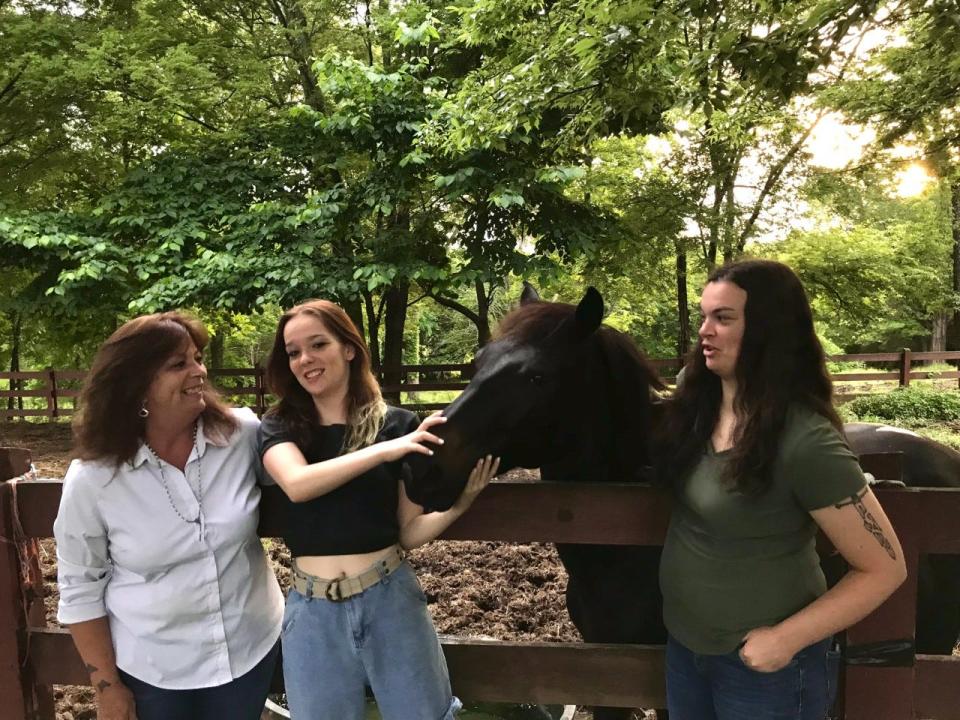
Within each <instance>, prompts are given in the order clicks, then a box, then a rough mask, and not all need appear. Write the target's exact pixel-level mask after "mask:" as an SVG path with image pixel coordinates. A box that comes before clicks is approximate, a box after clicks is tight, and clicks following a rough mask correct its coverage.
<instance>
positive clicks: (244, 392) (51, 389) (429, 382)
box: [0, 349, 960, 420]
mask: <svg viewBox="0 0 960 720" xmlns="http://www.w3.org/2000/svg"><path fill="white" fill-rule="evenodd" d="M829 359H830V360H831V361H835V362H862V363H880V364H882V365H884V366H886V367H885V369H884V370H885V371H884V372H843V373H835V374H833V375H832V376H831V377H832V379H833V380H834V381H835V382H837V381H841V382H844V381H846V382H850V381H888V382H889V381H896V382H897V383H898V384H899V385H900V386H907V385H909V384H910V381H911V380H927V379H931V378H934V377H935V378H939V379H944V380H953V379H956V380H958V386H960V369H957V370H948V371H945V372H935V373H931V372H930V371H929V370H924V369H923V368H922V367H920V366H919V365H918V364H919V363H929V362H951V361H952V362H958V363H960V350H954V351H949V352H916V353H915V352H912V351H910V350H908V349H905V350H902V351H900V352H891V353H867V354H859V355H832V356H830V358H829ZM651 362H652V363H653V365H654V366H655V367H656V368H657V370H658V371H659V372H660V374H661V376H662V377H663V378H664V379H665V380H673V379H674V377H675V376H676V373H677V371H678V370H679V369H680V367H681V366H682V365H681V361H679V360H677V359H676V358H669V359H656V360H652V361H651ZM401 370H402V373H403V376H404V378H409V377H410V376H411V375H415V376H417V379H416V380H414V381H412V382H411V381H409V380H405V381H404V382H403V383H400V384H399V385H385V386H384V387H383V391H384V393H385V394H387V395H394V396H395V397H399V396H400V394H401V393H418V392H428V391H436V390H442V391H461V390H463V388H465V387H466V386H467V383H468V382H469V380H470V376H471V374H472V371H473V366H472V365H469V364H448V365H403V366H401ZM85 374H86V372H85V371H83V370H54V369H52V368H49V369H47V370H41V371H36V372H16V373H12V372H0V382H3V381H4V380H6V381H7V385H8V388H9V389H7V390H0V402H3V401H4V400H7V402H9V400H10V399H11V398H12V399H14V400H18V401H21V402H20V403H19V404H22V400H23V399H24V398H43V399H45V403H44V407H27V408H20V407H13V408H7V407H3V406H0V420H4V419H9V418H23V417H39V418H49V419H55V418H59V417H66V416H68V415H71V414H73V412H74V409H75V407H76V398H77V397H78V396H79V394H80V383H81V381H82V380H83V377H84V375H85ZM263 375H264V371H263V368H243V369H227V370H211V371H210V377H211V379H212V380H214V381H215V382H216V383H217V385H218V387H220V388H221V389H222V390H223V392H224V394H225V395H227V396H228V397H229V398H230V399H232V400H235V401H236V400H239V401H240V402H241V403H242V404H244V405H248V406H250V407H252V408H253V409H254V410H255V411H256V412H257V414H262V413H263V411H264V410H265V409H266V407H267V405H269V395H268V393H267V390H266V386H265V384H264V377H263ZM24 385H29V386H30V387H29V388H25V387H24ZM65 401H66V402H65ZM6 404H7V403H3V405H6ZM14 404H18V403H14ZM401 404H402V405H403V406H404V407H408V408H410V409H411V410H416V411H429V410H439V409H441V408H443V407H446V405H447V404H448V403H446V402H434V403H422V402H404V403H401Z"/></svg>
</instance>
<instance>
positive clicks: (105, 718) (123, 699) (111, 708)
mask: <svg viewBox="0 0 960 720" xmlns="http://www.w3.org/2000/svg"><path fill="white" fill-rule="evenodd" d="M97 720H137V704H136V701H135V700H134V699H133V693H132V692H130V688H128V687H127V686H126V685H124V684H123V683H122V682H120V681H119V680H117V681H116V682H114V683H112V684H110V685H108V686H106V687H104V688H103V689H102V690H98V691H97Z"/></svg>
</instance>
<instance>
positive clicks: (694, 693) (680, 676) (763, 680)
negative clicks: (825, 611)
mask: <svg viewBox="0 0 960 720" xmlns="http://www.w3.org/2000/svg"><path fill="white" fill-rule="evenodd" d="M831 643H832V640H830V639H827V640H822V641H820V642H818V643H816V644H814V645H811V646H809V647H807V648H804V649H803V650H801V651H800V652H799V653H797V654H796V655H795V656H794V658H793V660H791V661H790V663H789V664H788V665H787V666H786V667H785V668H783V669H782V670H778V671H777V672H772V673H762V672H757V671H756V670H751V669H750V668H748V667H747V666H746V665H744V664H743V661H742V660H741V659H740V655H739V651H736V650H735V651H734V652H732V653H729V654H727V655H699V654H697V653H694V652H692V651H691V650H688V649H687V648H686V647H684V646H683V645H681V644H680V643H679V642H677V641H676V640H674V639H673V637H670V638H668V639H667V663H666V667H667V708H668V709H669V711H670V720H823V719H824V718H825V717H827V713H828V712H829V711H830V708H831V707H832V706H833V700H834V697H835V695H836V687H837V685H836V678H837V669H838V665H839V657H838V655H837V654H836V653H835V652H833V651H829V648H830V646H831Z"/></svg>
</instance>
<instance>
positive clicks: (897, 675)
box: [843, 490, 923, 720]
mask: <svg viewBox="0 0 960 720" xmlns="http://www.w3.org/2000/svg"><path fill="white" fill-rule="evenodd" d="M877 495H878V497H879V498H880V500H881V504H882V505H883V506H884V509H885V510H886V512H887V515H888V516H889V517H890V521H891V523H892V524H893V525H894V528H895V529H896V531H897V536H898V537H899V538H900V542H901V546H902V549H903V554H904V560H905V561H906V564H907V575H908V577H907V581H906V582H905V583H904V584H903V585H901V586H900V587H899V588H898V589H897V590H896V591H895V592H894V593H893V595H891V596H890V598H888V599H887V600H886V602H884V603H883V604H882V605H881V606H880V607H879V608H877V609H876V610H875V611H873V612H872V613H871V614H870V615H868V616H867V617H866V618H864V619H863V620H861V621H860V622H859V623H857V624H856V625H854V626H853V627H851V628H849V629H848V630H847V632H846V641H847V652H849V651H850V648H851V646H856V645H860V646H861V647H865V646H869V644H870V643H873V642H882V643H887V644H889V643H890V641H908V642H911V643H912V642H913V641H914V638H915V636H916V631H915V626H916V617H917V593H918V586H917V579H918V576H919V573H918V566H919V563H920V549H919V546H918V545H917V542H916V537H915V533H914V534H911V533H910V529H911V528H914V529H915V528H919V527H921V523H922V522H923V518H922V517H921V515H920V513H919V512H918V511H917V508H916V505H917V502H916V496H911V495H910V494H908V493H902V492H901V493H900V494H899V495H898V491H895V490H880V491H878V492H877ZM914 690H915V685H914V656H913V647H910V657H909V658H901V659H897V660H892V659H891V660H890V661H889V664H887V665H884V664H882V663H879V662H877V661H871V660H870V659H869V658H866V659H865V660H864V661H862V662H860V663H851V662H850V660H849V659H848V664H847V665H846V667H845V672H844V690H843V703H844V714H843V718H844V719H845V720H902V719H903V718H912V717H914V704H915V697H914Z"/></svg>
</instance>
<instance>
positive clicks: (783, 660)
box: [740, 627, 800, 673]
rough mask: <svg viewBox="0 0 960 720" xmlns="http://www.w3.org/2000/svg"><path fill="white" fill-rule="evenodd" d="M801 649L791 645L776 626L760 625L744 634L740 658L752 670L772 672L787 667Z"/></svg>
mask: <svg viewBox="0 0 960 720" xmlns="http://www.w3.org/2000/svg"><path fill="white" fill-rule="evenodd" d="M799 650H800V648H793V647H790V646H789V645H788V644H787V642H786V641H785V640H784V638H783V637H782V635H781V634H780V633H779V632H777V629H776V628H774V627H758V628H754V629H753V630H751V631H750V632H748V633H747V634H746V635H745V636H744V638H743V642H742V643H741V644H740V659H741V660H743V664H744V665H746V666H747V667H748V668H750V669H751V670H756V671H757V672H764V673H771V672H776V671H777V670H782V669H783V668H785V667H786V666H787V665H788V664H789V663H790V661H791V660H793V656H794V655H796V654H797V652H798V651H799Z"/></svg>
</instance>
